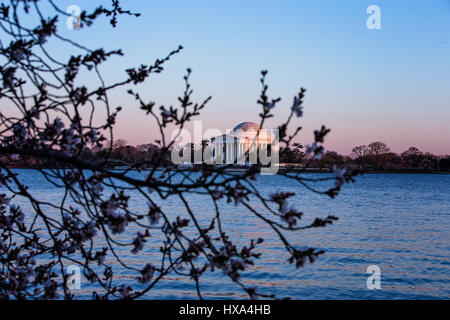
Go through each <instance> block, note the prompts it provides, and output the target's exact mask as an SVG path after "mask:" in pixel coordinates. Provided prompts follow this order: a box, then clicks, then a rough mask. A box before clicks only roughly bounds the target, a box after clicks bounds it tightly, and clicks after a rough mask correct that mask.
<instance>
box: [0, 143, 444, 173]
mask: <svg viewBox="0 0 450 320" xmlns="http://www.w3.org/2000/svg"><path fill="white" fill-rule="evenodd" d="M109 144H111V142H109ZM208 147H209V146H208V142H207V141H206V140H205V141H202V144H201V145H197V144H194V143H188V144H186V145H185V146H182V147H177V148H179V153H180V155H183V153H184V152H186V151H187V150H188V149H190V150H189V152H190V153H191V162H192V163H193V162H194V157H195V155H196V153H202V152H203V151H204V150H205V148H208ZM161 154H162V153H161V150H160V148H159V147H158V146H157V145H155V144H152V143H147V144H140V145H137V146H132V145H129V144H128V142H127V141H126V140H124V139H117V140H115V141H114V142H113V143H112V148H105V149H103V150H97V149H96V148H92V149H89V148H87V147H86V148H85V149H84V151H83V156H84V158H85V159H86V160H89V161H90V162H92V163H102V162H104V161H105V159H107V162H106V163H105V165H106V166H110V167H114V166H120V165H130V164H134V165H136V166H138V167H145V166H149V165H151V164H153V163H155V162H158V161H161V160H162V159H160V156H161ZM0 160H1V161H2V162H3V163H6V164H7V165H10V166H18V167H24V166H30V167H33V166H36V165H47V166H49V167H52V166H55V165H56V163H52V162H51V161H48V160H47V162H46V163H45V164H43V163H42V162H41V161H39V160H38V159H35V158H33V157H29V158H27V159H26V162H25V161H22V159H14V158H11V157H6V156H3V157H0ZM163 160H164V161H166V162H167V163H170V162H171V160H170V159H169V158H167V159H163ZM280 163H283V164H295V165H299V166H302V165H306V164H308V166H309V167H310V168H318V169H325V170H328V169H332V168H333V166H334V165H337V166H340V167H351V168H357V169H363V170H376V171H390V170H418V171H436V170H441V171H450V155H447V156H437V155H434V154H431V153H429V152H422V151H420V150H419V149H418V148H416V147H409V148H408V149H407V150H405V151H404V152H402V153H400V154H397V153H395V152H392V151H391V150H390V148H389V147H388V146H387V144H386V143H384V142H380V141H377V142H372V143H370V144H368V145H361V146H357V147H354V148H353V149H352V152H351V154H350V155H342V154H339V153H337V152H335V151H327V152H326V153H325V154H324V155H323V156H322V157H321V158H320V159H311V156H309V155H308V154H307V152H306V150H305V148H304V146H303V145H302V144H300V143H293V144H292V146H290V147H287V148H282V149H280Z"/></svg>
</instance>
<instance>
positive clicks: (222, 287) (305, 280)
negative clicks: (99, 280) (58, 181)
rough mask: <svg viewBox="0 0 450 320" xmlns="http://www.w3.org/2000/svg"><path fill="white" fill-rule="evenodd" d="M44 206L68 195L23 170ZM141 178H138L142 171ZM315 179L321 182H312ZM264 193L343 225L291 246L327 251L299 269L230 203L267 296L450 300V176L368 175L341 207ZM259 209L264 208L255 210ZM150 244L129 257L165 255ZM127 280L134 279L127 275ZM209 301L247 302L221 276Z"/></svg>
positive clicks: (267, 180) (162, 293)
mask: <svg viewBox="0 0 450 320" xmlns="http://www.w3.org/2000/svg"><path fill="white" fill-rule="evenodd" d="M17 172H18V173H19V174H20V177H21V178H22V181H23V182H25V183H27V184H29V185H30V190H31V191H33V192H35V194H37V196H38V197H39V198H40V199H46V200H49V201H54V199H57V198H58V197H59V194H60V191H59V190H58V189H56V188H54V187H52V186H51V185H50V184H49V183H47V182H46V181H45V180H44V178H43V177H42V176H40V175H39V174H38V173H36V172H34V171H31V170H17ZM136 174H137V173H136ZM310 176H311V177H314V178H317V177H319V175H318V174H311V175H310ZM256 184H257V186H258V188H259V190H260V192H261V193H263V194H270V193H272V192H274V191H276V190H278V191H294V192H296V193H297V196H296V197H295V199H292V200H291V202H290V203H292V204H293V205H294V206H295V207H296V208H297V209H299V210H302V211H303V212H304V220H305V222H308V221H311V220H312V219H313V218H314V217H316V216H319V217H320V216H322V217H323V216H326V215H329V214H333V215H337V216H338V217H339V218H340V220H339V221H338V222H337V223H335V224H334V225H332V226H329V227H326V228H315V229H313V230H307V231H303V232H299V233H295V234H290V235H289V239H290V240H291V241H292V242H293V243H296V244H297V245H299V246H313V247H316V248H319V249H323V250H325V251H326V254H325V255H323V256H321V258H320V259H319V260H318V261H316V262H315V263H314V264H307V265H306V267H304V268H300V269H295V267H294V266H292V265H289V264H287V263H286V259H287V258H288V256H287V255H286V253H285V251H284V248H283V247H282V245H281V244H280V242H279V241H276V236H275V235H274V234H273V233H272V232H271V231H270V230H269V229H268V228H267V227H265V226H264V225H263V223H262V222H261V221H259V220H258V219H256V218H255V217H254V216H253V215H251V214H249V212H247V211H246V209H245V208H241V207H235V206H234V205H226V204H225V203H224V204H223V205H224V210H223V212H224V213H223V218H224V228H225V229H226V230H227V233H228V234H229V235H230V237H231V238H237V239H240V240H242V241H244V242H243V243H247V240H249V239H252V238H253V239H254V238H257V237H263V238H265V239H266V241H265V242H264V243H263V245H262V249H261V252H262V254H263V255H262V258H261V259H260V261H259V263H258V264H257V267H254V268H251V269H249V270H248V271H247V272H245V273H244V274H243V277H244V279H246V283H247V284H251V285H256V286H257V287H258V288H259V291H260V292H263V293H273V294H276V295H278V296H281V297H283V296H290V297H292V298H294V299H448V298H450V237H449V236H450V232H449V231H450V229H449V228H450V196H449V194H450V193H449V190H450V175H426V174H411V175H409V174H401V175H396V174H370V175H365V176H362V177H358V179H357V183H356V184H352V185H347V186H345V188H344V189H343V191H342V193H341V194H340V195H339V196H338V197H337V198H336V199H334V200H332V199H328V198H327V197H324V196H320V195H316V194H313V193H311V192H308V191H306V190H305V189H304V188H302V187H301V186H299V185H297V184H295V183H294V182H293V181H291V180H287V179H285V178H282V177H280V176H261V177H260V179H259V180H258V181H257V182H256ZM188 198H189V199H190V200H191V201H192V204H193V209H194V210H195V211H196V212H197V213H198V214H199V215H200V216H201V217H203V218H205V221H206V218H207V217H211V216H212V215H213V214H214V212H213V208H212V206H211V202H210V201H207V200H205V199H204V198H203V197H202V196H199V195H195V196H188ZM160 204H161V205H162V206H163V209H165V210H166V211H169V212H173V215H174V216H176V215H183V214H185V213H184V211H183V207H182V206H181V205H180V203H179V202H178V201H176V200H167V201H165V202H160ZM254 205H255V207H258V203H256V202H254ZM131 206H132V208H134V209H135V210H137V211H139V210H142V211H145V210H146V202H144V201H142V199H139V198H137V197H136V198H135V199H134V200H133V202H132V203H131ZM153 241H154V242H150V243H147V246H146V249H145V250H144V252H143V253H142V254H140V255H138V256H137V257H136V256H134V255H131V254H129V249H127V250H126V251H124V252H122V254H123V255H124V257H125V259H126V260H127V262H128V263H131V264H136V265H138V264H142V263H144V262H145V261H146V259H147V258H148V257H149V256H151V255H152V254H153V253H154V252H155V250H157V240H153ZM369 265H378V266H379V267H380V268H381V289H380V290H368V289H367V286H366V280H367V277H368V276H369V275H368V274H367V273H366V269H367V267H368V266H369ZM118 270H119V271H120V277H121V278H122V279H123V281H133V282H134V278H133V276H131V275H130V274H128V272H127V271H125V270H120V268H119V269H118ZM82 289H84V290H81V291H80V292H79V294H78V296H77V298H90V296H89V295H88V291H89V289H92V287H90V285H88V284H84V283H83V288H82ZM201 289H202V292H203V295H204V297H205V298H210V299H221V298H232V299H233V298H238V299H239V298H245V296H244V295H243V294H242V291H241V290H240V289H239V288H238V287H236V286H235V285H234V284H233V283H232V282H231V281H229V280H227V279H224V277H222V276H221V273H220V272H214V273H207V274H206V275H205V276H204V277H203V278H202V281H201ZM145 298H150V299H190V298H196V296H195V291H194V287H193V284H192V283H191V282H190V281H188V280H187V279H184V278H181V277H177V276H176V275H170V276H169V277H168V278H167V280H163V281H162V282H160V283H159V284H158V285H157V286H156V287H155V288H154V290H151V291H150V293H149V294H147V296H146V297H145Z"/></svg>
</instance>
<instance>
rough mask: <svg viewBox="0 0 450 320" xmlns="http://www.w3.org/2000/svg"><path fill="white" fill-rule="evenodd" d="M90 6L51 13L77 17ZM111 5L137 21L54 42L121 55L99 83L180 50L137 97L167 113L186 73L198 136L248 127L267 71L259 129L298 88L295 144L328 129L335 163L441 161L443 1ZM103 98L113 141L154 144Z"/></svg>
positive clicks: (279, 116) (129, 107)
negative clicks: (374, 25) (374, 146)
mask: <svg viewBox="0 0 450 320" xmlns="http://www.w3.org/2000/svg"><path fill="white" fill-rule="evenodd" d="M93 2H94V1H74V0H69V1H62V0H61V1H58V2H57V3H58V4H59V5H60V7H61V8H65V7H67V6H69V5H73V4H75V5H78V6H79V7H80V8H81V9H82V10H84V9H86V10H89V9H92V8H93V7H94V4H93ZM100 3H101V2H100ZM121 3H122V6H123V7H124V8H126V9H130V10H132V11H136V12H140V13H141V14H142V15H141V17H139V18H135V17H129V16H123V17H119V21H118V26H117V28H112V27H111V26H110V25H109V24H108V23H107V20H106V19H103V20H102V21H99V22H97V23H96V24H95V25H94V26H93V27H92V28H89V29H87V30H68V29H67V28H65V27H64V26H65V21H61V22H60V24H61V32H62V33H63V34H64V35H65V36H68V37H70V38H71V39H73V40H76V41H79V42H81V43H83V44H85V45H87V46H89V47H92V48H94V47H99V46H101V47H104V48H106V49H117V48H122V50H123V51H124V53H125V56H124V57H119V58H114V59H113V60H112V61H111V62H110V63H107V64H106V65H105V66H103V69H102V72H103V73H104V74H105V75H106V77H105V78H106V79H107V80H109V81H111V82H112V81H113V80H119V79H123V77H124V70H125V69H126V68H129V67H134V66H139V65H140V64H141V63H144V64H151V63H152V62H153V61H154V60H155V59H156V58H159V57H164V56H165V55H166V54H167V53H168V52H170V51H171V50H173V49H175V48H177V46H178V45H180V44H181V45H183V47H184V50H183V51H182V52H181V53H180V54H179V55H177V56H176V57H174V58H173V59H172V60H171V61H170V62H169V63H168V64H167V65H166V68H165V70H164V72H163V73H161V74H157V75H153V76H152V77H151V78H150V79H149V81H147V82H146V83H144V84H142V85H139V86H138V88H137V89H138V91H139V92H141V93H142V95H143V97H145V98H146V99H148V100H152V101H155V102H156V103H157V104H158V105H160V104H164V105H174V106H176V105H177V97H178V96H179V95H180V94H181V93H182V90H183V79H182V77H183V75H184V74H185V70H186V68H188V67H190V68H192V70H193V73H192V77H191V83H192V86H193V88H194V95H193V97H194V99H196V100H198V101H202V100H203V99H205V98H206V97H208V96H209V95H212V97H213V98H212V100H211V102H210V103H209V104H208V106H207V107H206V109H205V110H204V111H203V112H202V114H201V116H200V117H198V118H197V119H198V120H201V121H202V126H203V129H204V130H206V129H208V128H217V129H220V130H222V131H225V130H226V129H232V128H233V127H234V126H235V125H236V124H238V123H240V122H243V121H253V122H258V120H259V119H258V113H259V112H260V109H259V106H258V105H257V104H256V100H257V98H258V95H259V92H260V82H259V77H260V71H261V70H263V69H267V70H269V74H268V79H267V80H268V84H269V95H270V96H272V97H275V98H276V97H281V98H282V101H281V102H280V104H279V105H278V106H277V109H276V110H275V115H276V116H275V117H274V118H273V119H271V121H269V122H268V123H267V126H266V127H267V128H270V127H275V126H276V125H277V124H280V123H281V122H282V121H283V120H284V119H285V117H286V115H287V114H288V112H289V107H290V104H291V103H292V98H293V96H294V95H295V94H296V92H297V91H298V89H299V88H300V87H301V86H303V87H305V88H306V89H307V92H306V97H305V100H304V117H303V118H300V119H298V120H296V122H295V124H296V125H301V126H303V127H304V129H303V131H302V133H301V135H300V137H299V139H298V141H299V142H302V143H305V144H306V143H309V142H311V141H312V140H313V130H314V129H316V128H319V127H320V126H321V125H322V124H324V125H326V126H327V127H330V128H331V130H332V131H331V133H330V135H329V136H328V139H327V140H326V143H325V146H326V148H327V149H328V150H335V151H338V152H340V153H343V154H349V153H350V152H351V149H352V148H353V147H354V146H357V145H362V144H369V143H370V142H373V141H384V142H386V143H387V144H388V146H389V147H390V148H391V150H392V151H395V152H402V151H404V150H406V149H407V148H408V147H410V146H416V147H418V148H419V149H421V150H422V151H428V152H433V153H435V154H450V125H449V124H450V1H449V0H430V1H417V0H414V1H411V0H409V1H403V0H396V1H392V0H387V1H381V0H371V1H365V0H359V1H358V0H341V1H336V0H332V1H326V0H321V1H317V0H304V1H301V0H297V1H287V0H284V1H283V0H281V1H273V0H272V1H264V0H258V1H253V0H246V1H234V0H230V1H220V2H219V1H200V0H193V1H181V0H178V1H168V0H164V1H122V2H121ZM104 5H105V6H109V1H104ZM370 5H377V6H378V7H379V8H380V13H381V15H380V17H381V19H380V21H381V29H375V30H369V29H368V28H367V25H366V20H367V19H368V18H369V16H370V14H368V13H367V12H366V9H367V8H368V7H369V6H370ZM55 50H60V51H61V52H59V53H60V54H61V55H63V54H67V52H63V49H59V48H55ZM87 81H89V80H87ZM112 98H113V102H114V103H115V104H117V105H121V106H123V107H124V111H123V112H122V114H121V115H120V116H119V119H118V124H117V127H116V129H117V131H116V132H117V133H116V137H122V138H124V139H126V140H127V141H128V142H129V143H130V144H132V145H137V144H141V143H149V142H152V141H153V140H154V139H155V138H157V134H158V131H157V128H156V127H155V126H154V124H153V122H151V121H150V120H149V119H148V118H146V117H145V115H144V114H143V112H142V111H141V110H139V108H138V106H137V105H136V104H135V103H133V102H132V101H130V99H129V98H128V97H127V95H126V94H125V93H124V92H115V93H114V94H113V96H112ZM190 128H191V127H190ZM195 142H198V141H195Z"/></svg>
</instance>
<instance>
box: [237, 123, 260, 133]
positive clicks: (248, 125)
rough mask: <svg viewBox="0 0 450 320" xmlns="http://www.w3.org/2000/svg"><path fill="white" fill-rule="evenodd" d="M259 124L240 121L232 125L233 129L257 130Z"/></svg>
mask: <svg viewBox="0 0 450 320" xmlns="http://www.w3.org/2000/svg"><path fill="white" fill-rule="evenodd" d="M258 129H259V125H257V124H256V123H254V122H241V123H239V124H238V125H237V126H236V127H234V129H233V131H238V130H241V131H244V132H245V131H248V130H255V131H258Z"/></svg>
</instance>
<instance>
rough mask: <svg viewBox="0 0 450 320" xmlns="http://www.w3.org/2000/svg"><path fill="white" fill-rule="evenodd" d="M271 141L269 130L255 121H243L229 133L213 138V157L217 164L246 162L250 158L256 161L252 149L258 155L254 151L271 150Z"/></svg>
mask: <svg viewBox="0 0 450 320" xmlns="http://www.w3.org/2000/svg"><path fill="white" fill-rule="evenodd" d="M271 142H272V140H271V136H270V134H269V133H268V132H267V130H265V129H260V128H259V126H258V125H257V124H256V123H253V122H242V123H240V124H238V125H237V126H236V127H235V128H234V129H233V131H231V132H230V133H229V134H224V135H221V136H218V137H214V138H211V148H212V157H213V159H214V162H215V163H217V164H221V163H227V164H230V163H236V164H246V163H247V162H248V160H250V161H249V162H250V163H255V162H254V161H256V158H255V159H253V158H252V157H253V155H252V151H253V154H254V155H256V152H254V151H258V150H260V149H267V150H270V147H271ZM269 152H270V151H269ZM249 157H250V159H249Z"/></svg>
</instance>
